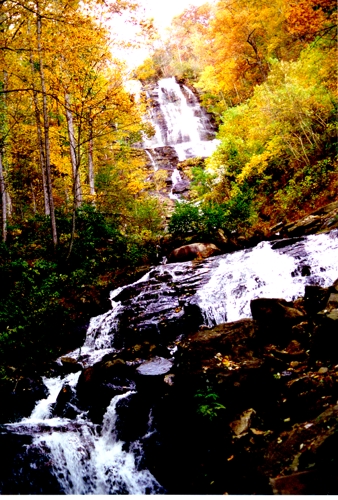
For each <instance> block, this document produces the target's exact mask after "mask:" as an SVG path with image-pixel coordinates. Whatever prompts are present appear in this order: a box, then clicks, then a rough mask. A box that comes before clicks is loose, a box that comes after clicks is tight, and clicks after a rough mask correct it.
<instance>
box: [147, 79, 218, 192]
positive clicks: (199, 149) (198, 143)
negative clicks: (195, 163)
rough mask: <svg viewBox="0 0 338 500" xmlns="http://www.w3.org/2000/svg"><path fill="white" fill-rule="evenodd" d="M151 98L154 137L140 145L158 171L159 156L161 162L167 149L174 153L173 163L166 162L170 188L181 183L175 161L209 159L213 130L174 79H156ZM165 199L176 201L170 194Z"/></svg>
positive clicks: (214, 141) (189, 94)
mask: <svg viewBox="0 0 338 500" xmlns="http://www.w3.org/2000/svg"><path fill="white" fill-rule="evenodd" d="M151 98H152V100H153V103H154V105H153V107H152V108H151V109H150V111H149V114H148V120H149V121H150V122H151V124H152V126H153V128H154V131H155V134H154V136H153V137H152V138H151V139H145V140H144V144H143V145H144V148H145V150H146V154H147V155H148V157H149V159H150V163H151V165H152V166H153V168H154V170H157V169H158V168H159V166H158V163H157V161H156V157H158V156H160V157H162V161H163V158H164V160H165V159H166V156H167V154H168V149H169V151H170V148H172V149H173V150H174V152H175V157H176V158H177V160H176V159H175V161H174V163H173V161H172V159H170V158H169V159H168V162H169V164H170V165H171V167H172V168H174V170H173V175H172V186H173V187H175V185H176V184H177V183H178V182H181V181H182V179H181V177H180V174H179V172H178V170H177V169H176V168H175V166H176V165H177V162H178V161H183V160H186V159H187V158H195V157H198V156H199V157H203V158H205V157H207V156H210V155H211V154H212V153H213V151H214V150H215V149H216V146H217V144H218V142H219V141H218V140H217V139H215V132H214V128H213V126H212V124H211V123H210V119H209V117H208V115H207V113H206V112H205V111H204V110H203V109H202V108H201V107H200V105H199V102H198V99H197V97H196V96H195V95H194V93H193V92H192V91H191V90H190V89H189V88H188V87H186V86H184V85H183V86H181V85H179V84H178V83H177V82H176V80H175V78H174V77H172V78H162V79H161V80H159V81H158V83H157V85H156V87H155V88H154V89H153V91H152V93H151ZM168 162H167V163H168ZM164 163H165V161H164ZM175 163H176V165H175ZM169 196H170V198H171V199H173V200H179V199H180V197H179V196H178V195H177V194H173V193H172V192H171V193H170V195H169Z"/></svg>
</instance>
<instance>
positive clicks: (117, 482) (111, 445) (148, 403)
mask: <svg viewBox="0 0 338 500" xmlns="http://www.w3.org/2000/svg"><path fill="white" fill-rule="evenodd" d="M337 253H338V230H333V231H331V232H330V233H327V234H320V235H313V236H307V237H302V238H296V239H294V240H278V241H275V242H262V243H260V244H259V245H257V246H256V247H255V248H252V249H246V250H242V251H238V252H234V253H232V254H227V255H220V256H215V257H211V258H208V259H205V260H203V261H200V262H197V263H196V262H185V263H179V264H177V263H172V264H167V265H160V266H157V267H154V268H153V269H151V271H150V272H148V273H147V274H145V275H144V276H143V277H142V278H141V279H140V280H138V281H137V282H136V283H134V284H131V285H127V286H124V287H121V288H118V289H116V290H114V291H112V292H111V295H110V299H111V303H112V308H111V310H109V311H108V312H106V313H105V314H103V315H100V316H98V317H96V318H92V319H91V321H90V325H89V328H88V331H87V336H86V340H85V343H84V345H83V346H82V347H81V348H79V349H77V350H76V351H74V352H71V353H69V354H67V358H68V360H69V359H73V361H74V364H73V365H72V366H73V367H74V373H70V374H66V375H65V374H63V375H62V374H61V375H59V376H57V377H55V378H45V379H44V383H45V385H46V388H47V389H48V393H49V395H48V396H47V397H46V398H45V399H43V400H41V401H39V402H37V404H36V407H35V409H34V410H33V412H32V414H31V416H30V417H28V418H24V419H23V420H21V421H20V422H17V423H11V424H6V425H3V426H1V427H0V443H1V444H2V446H7V447H8V448H13V449H14V450H17V452H16V456H15V460H13V464H12V465H11V467H12V468H11V473H10V474H8V475H6V477H3V476H1V474H0V493H2V494H6V493H11V494H13V493H14V494H18V493H26V494H32V493H33V494H37V493H39V494H52V493H66V494H121V493H128V494H147V493H151V494H163V493H165V491H164V490H163V488H162V487H161V485H160V484H159V483H158V482H157V480H156V478H155V477H154V476H153V475H152V474H151V473H150V472H149V470H148V469H147V456H146V452H145V450H147V447H148V444H149V443H150V442H152V440H153V439H155V440H156V427H154V422H153V419H152V405H153V401H155V400H156V397H157V391H158V389H156V387H158V384H162V385H163V386H165V384H166V383H169V384H170V377H171V374H170V373H171V370H172V367H173V366H174V364H175V349H176V344H175V343H176V342H177V340H178V339H179V338H180V337H181V336H182V335H184V334H186V333H187V332H189V331H195V330H196V329H197V328H198V327H199V326H201V325H202V324H206V325H209V326H212V325H216V324H220V323H223V322H226V321H234V320H237V319H240V318H245V317H250V300H251V299H253V298H256V297H262V296H263V297H282V298H285V299H287V300H294V299H295V298H297V297H298V296H301V295H303V294H304V288H305V285H309V284H312V285H314V284H316V285H320V286H324V287H325V286H329V285H331V283H332V282H333V281H334V280H335V279H336V278H337V276H338V259H337ZM304 270H305V271H306V272H304ZM145 347H147V349H148V351H147V353H148V354H146V353H145V350H144V349H145ZM128 353H129V354H128ZM130 353H134V354H133V355H132V354H130ZM128 356H129V358H128ZM123 358H124V359H125V360H126V361H124V362H123V361H121V359H123ZM62 359H63V358H60V359H59V360H58V363H59V364H60V369H61V365H62V363H63V361H62ZM110 369H114V370H115V369H118V370H119V371H118V372H116V371H113V372H110V371H109V370H110ZM102 370H103V372H102ZM102 373H103V375H102ZM109 373H111V374H110V375H109ZM117 374H118V376H117ZM95 377H96V378H95ZM98 377H101V378H99V381H100V384H101V385H100V384H99V385H94V388H91V387H92V386H91V383H92V380H94V382H95V380H97V378H98ZM154 381H156V383H155V382H154ZM156 384H157V385H156ZM96 392H97V394H96ZM88 398H89V399H88ZM90 398H91V399H90ZM88 400H89V401H90V403H88ZM143 400H144V401H145V403H144V404H143V403H142V401H143ZM140 405H141V406H140ZM101 407H102V408H101ZM140 408H141V409H140ZM97 409H99V410H100V411H101V414H100V416H99V417H97V415H96V416H95V411H96V410H97ZM92 414H94V418H93V416H92ZM128 426H129V431H128V429H127V428H126V427H128ZM178 451H179V450H178ZM7 456H9V454H8V453H7ZM7 476H8V477H7Z"/></svg>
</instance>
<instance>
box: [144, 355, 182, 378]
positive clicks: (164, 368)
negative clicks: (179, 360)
mask: <svg viewBox="0 0 338 500" xmlns="http://www.w3.org/2000/svg"><path fill="white" fill-rule="evenodd" d="M172 366H173V362H172V361H171V360H169V359H165V358H160V357H155V358H152V359H150V360H149V361H146V362H145V363H142V364H141V365H140V366H139V367H137V368H136V371H137V372H138V373H139V374H140V375H147V376H158V375H164V374H166V373H168V372H170V370H171V368H172Z"/></svg>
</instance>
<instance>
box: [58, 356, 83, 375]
mask: <svg viewBox="0 0 338 500" xmlns="http://www.w3.org/2000/svg"><path fill="white" fill-rule="evenodd" d="M60 361H61V363H62V372H63V373H64V374H68V373H76V372H78V371H80V370H82V369H83V366H82V364H81V363H78V362H77V361H76V359H74V358H71V357H69V356H63V357H61V358H60Z"/></svg>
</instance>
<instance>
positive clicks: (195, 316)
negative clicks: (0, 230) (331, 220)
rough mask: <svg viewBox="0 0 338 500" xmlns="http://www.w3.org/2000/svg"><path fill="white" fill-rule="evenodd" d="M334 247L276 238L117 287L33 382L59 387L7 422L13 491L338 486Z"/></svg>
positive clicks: (4, 478)
mask: <svg viewBox="0 0 338 500" xmlns="http://www.w3.org/2000/svg"><path fill="white" fill-rule="evenodd" d="M336 245H337V230H334V231H332V232H331V233H328V234H327V235H318V237H315V236H311V237H301V238H298V239H293V240H292V241H290V240H288V239H287V240H280V241H275V242H272V243H268V242H263V243H261V244H260V245H259V246H258V247H256V248H254V249H246V250H243V251H241V252H234V253H233V254H229V255H227V256H224V255H216V256H214V257H211V258H208V259H197V260H196V261H194V262H183V263H179V264H175V263H173V264H169V265H162V266H158V267H156V268H154V269H152V270H151V271H150V272H149V273H147V274H146V275H145V276H143V277H142V278H141V279H140V280H139V281H138V282H136V283H134V284H133V285H127V286H125V287H121V288H119V289H117V290H115V291H113V292H112V294H111V302H112V309H111V310H110V311H108V312H107V313H105V314H103V315H101V316H99V317H97V318H93V319H92V320H91V324H90V327H89V329H88V331H87V337H86V341H85V343H84V345H83V346H82V347H81V348H79V349H77V350H76V351H73V352H71V353H68V354H67V355H65V356H63V357H61V358H60V359H59V360H58V361H57V362H56V363H55V364H54V365H53V366H51V367H50V373H49V378H48V379H44V384H43V383H42V382H39V383H38V384H36V385H35V386H33V385H31V386H29V383H28V382H27V384H28V385H27V387H26V389H27V391H24V389H25V388H24V387H23V388H22V391H21V392H22V394H24V393H25V392H29V393H30V398H29V405H32V402H33V400H38V399H39V398H43V397H45V399H41V401H40V402H39V403H38V404H37V407H36V409H35V410H33V412H32V414H31V415H30V417H29V418H24V419H23V420H21V421H17V422H15V423H13V424H6V425H3V426H2V427H1V429H0V442H1V446H2V449H6V450H7V452H6V463H5V465H4V467H3V468H2V471H1V474H0V492H1V493H2V494H23V493H27V494H32V493H35V494H40V493H44V494H54V493H68V494H85V493H87V494H92V493H98V492H101V493H102V492H103V493H104V494H108V493H138V494H146V493H152V494H163V493H168V494H225V493H227V494H271V493H277V494H298V493H301V494H310V493H311V494H314V493H315V494H333V493H336V492H337V489H338V488H337V485H338V478H337V472H336V471H337V452H336V449H337V435H338V434H337V429H338V427H337V425H338V405H337V401H338V354H337V350H336V348H335V345H336V344H335V340H336V337H337V335H338V281H335V282H332V279H329V276H332V274H336V273H337V271H338V269H337V267H336V266H337V259H336V258H335V256H336V250H337V249H336ZM277 285H278V286H277ZM276 287H277V288H276ZM300 290H303V293H300ZM267 297H269V298H267ZM276 297H277V298H276ZM278 297H280V298H278ZM250 316H251V317H250ZM236 317H237V318H240V319H237V320H236ZM51 376H53V378H51ZM29 387H32V388H33V387H34V390H35V393H34V394H32V392H34V391H32V390H29ZM47 389H48V390H47ZM48 393H49V395H48ZM25 411H26V415H25V416H26V417H28V416H29V413H30V412H31V408H28V407H27V408H26V410H25ZM102 457H103V458H102ZM107 464H108V465H107ZM128 464H129V465H128ZM127 465H128V467H127ZM126 467H127V469H128V474H126V472H125V470H126Z"/></svg>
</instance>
